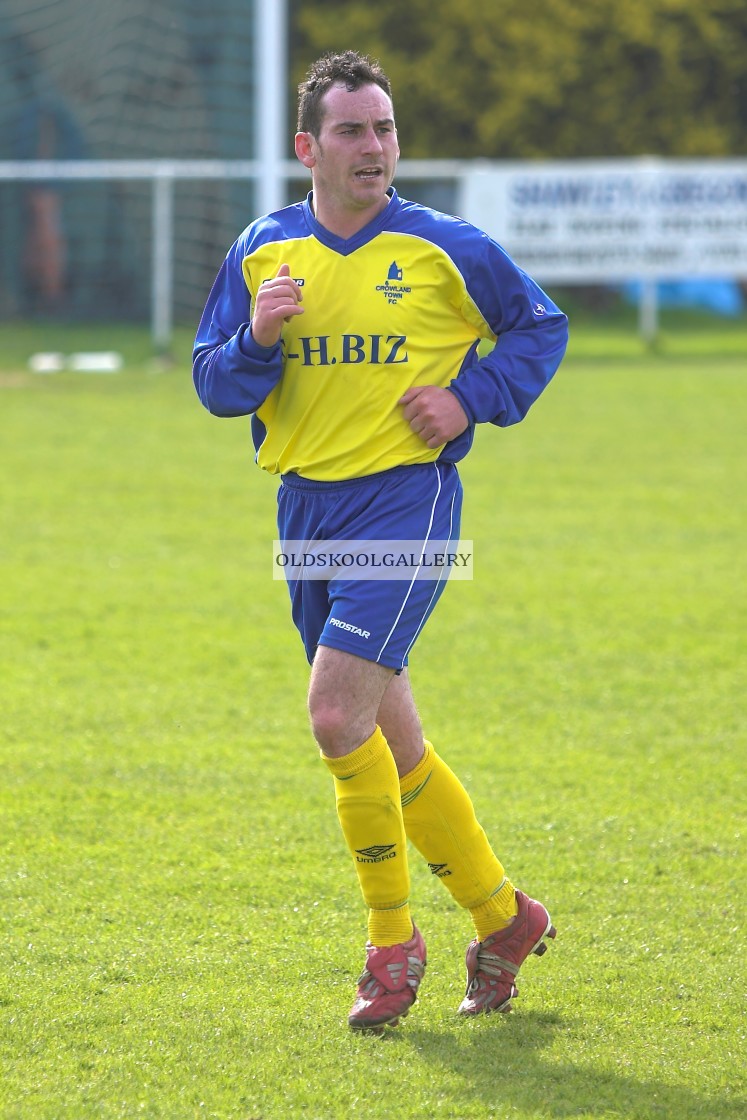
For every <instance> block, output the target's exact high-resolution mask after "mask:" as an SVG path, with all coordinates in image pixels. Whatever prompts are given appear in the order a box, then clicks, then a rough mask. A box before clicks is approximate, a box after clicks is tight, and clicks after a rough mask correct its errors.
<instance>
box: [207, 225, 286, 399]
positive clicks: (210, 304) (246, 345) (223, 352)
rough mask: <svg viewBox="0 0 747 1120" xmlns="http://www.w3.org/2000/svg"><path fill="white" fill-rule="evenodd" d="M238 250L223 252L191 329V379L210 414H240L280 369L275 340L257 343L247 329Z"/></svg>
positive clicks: (270, 384)
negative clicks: (193, 332) (197, 322)
mask: <svg viewBox="0 0 747 1120" xmlns="http://www.w3.org/2000/svg"><path fill="white" fill-rule="evenodd" d="M242 259H243V251H242V249H241V243H240V242H237V243H236V244H235V245H234V246H233V248H232V249H231V250H230V251H229V253H228V255H227V256H226V259H225V261H224V262H223V265H222V267H221V270H220V272H219V273H218V276H217V277H216V280H215V283H214V284H213V288H212V291H211V292H210V296H209V298H208V301H207V304H206V305H205V310H204V311H203V313H202V319H201V320H200V325H199V327H198V329H197V337H196V338H195V345H194V351H193V354H192V377H193V380H194V383H195V388H196V390H197V395H198V396H199V398H200V400H201V401H202V403H203V404H204V406H205V408H206V409H207V410H208V412H212V413H213V414H214V415H215V416H246V415H248V414H249V413H252V412H254V411H255V410H256V409H258V408H259V406H260V405H261V404H262V403H263V402H264V401H265V400H266V398H267V397H268V396H269V394H270V393H271V392H272V390H273V389H274V388H275V386H276V385H277V383H278V381H279V380H280V375H281V373H282V370H283V362H282V351H281V346H280V343H279V342H278V343H277V344H276V345H275V346H270V347H265V346H259V345H258V344H257V343H256V342H255V341H254V339H253V337H252V333H251V330H250V318H251V306H250V305H251V300H250V297H249V291H248V289H247V287H246V284H245V282H244V276H243V273H242V271H241V262H242Z"/></svg>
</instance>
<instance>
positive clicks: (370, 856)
mask: <svg viewBox="0 0 747 1120" xmlns="http://www.w3.org/2000/svg"><path fill="white" fill-rule="evenodd" d="M396 847H397V845H396V844H372V845H371V847H370V848H356V849H355V852H356V855H355V858H356V860H357V861H358V863H381V862H382V861H383V860H385V859H394V857H395V856H396V854H397V853H396V852H395V851H394V849H395V848H396Z"/></svg>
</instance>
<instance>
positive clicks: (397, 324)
mask: <svg viewBox="0 0 747 1120" xmlns="http://www.w3.org/2000/svg"><path fill="white" fill-rule="evenodd" d="M390 195H391V197H390V201H389V204H388V206H387V207H386V208H385V209H384V210H383V211H381V213H380V214H378V215H377V216H376V217H375V218H374V219H373V220H372V221H371V222H370V223H369V224H368V225H367V226H365V227H364V228H363V229H362V230H360V231H359V232H358V233H357V234H356V235H355V236H354V237H352V238H350V239H348V240H344V239H342V238H340V237H337V236H335V235H334V234H332V233H330V232H329V230H327V229H325V228H324V227H323V226H322V225H320V223H319V222H318V221H317V220H316V218H315V217H314V213H313V208H312V205H311V195H309V197H308V198H307V199H306V200H305V201H304V202H301V203H297V204H295V205H292V206H288V207H286V208H284V209H283V210H280V211H278V212H277V213H275V214H271V215H269V216H267V217H264V218H261V219H259V220H258V221H256V222H254V223H252V224H251V225H250V226H249V227H248V228H247V229H246V230H245V231H244V232H243V233H242V235H241V236H240V237H239V238H238V240H237V241H236V242H235V244H234V245H233V246H232V248H231V249H230V250H229V252H228V254H227V256H226V259H225V261H224V263H223V266H222V268H221V270H220V272H219V274H218V277H217V279H216V281H215V284H214V285H213V289H212V292H211V293H210V297H209V299H208V302H207V305H206V307H205V311H204V313H203V316H202V320H201V322H200V326H199V329H198V333H197V338H196V341H195V350H194V365H193V373H194V380H195V386H196V388H197V392H198V394H199V396H200V399H201V401H202V403H203V404H204V405H205V407H206V408H207V409H208V410H209V411H210V412H212V413H214V414H216V415H218V416H240V415H250V414H251V416H252V435H253V439H254V444H255V448H256V457H257V462H258V464H259V466H260V467H262V468H263V469H264V470H266V471H269V472H270V473H272V474H278V473H279V474H289V473H290V474H298V475H301V476H302V477H305V478H310V479H318V480H320V481H333V480H339V479H347V478H359V477H364V476H366V475H371V474H375V473H378V472H380V471H385V470H389V469H391V468H393V467H399V466H405V465H409V464H416V463H428V462H432V461H433V460H436V459H441V460H445V461H449V462H456V461H458V460H459V459H461V458H463V456H464V455H465V454H466V452H467V451H468V450H469V447H470V445H471V441H472V434H473V431H474V425H475V424H476V423H484V422H490V423H494V424H499V425H501V426H505V425H508V424H514V423H516V422H517V421H519V420H521V419H522V418H523V416H524V415H525V414H526V412H527V410H528V409H529V407H530V406H531V405H532V403H533V402H534V401H535V400H536V398H537V397H538V396H539V394H540V393H541V392H542V390H543V389H544V387H545V386H546V385H547V383H548V381H549V380H550V378H551V377H552V376H553V374H554V372H555V370H556V369H557V367H558V365H559V364H560V361H561V359H562V357H563V354H564V352H565V347H566V343H567V320H566V317H565V315H564V314H563V313H562V312H561V311H560V310H559V309H558V308H557V307H556V306H555V304H554V303H553V302H552V301H551V300H550V299H549V297H548V296H547V295H546V294H545V293H544V292H543V291H542V290H541V289H540V288H539V287H538V286H537V285H536V284H535V282H534V281H533V280H532V279H531V278H530V277H529V276H527V275H526V274H525V273H524V272H523V271H522V270H521V269H520V268H518V266H517V265H516V264H515V263H514V262H513V261H512V260H511V258H510V257H509V256H508V255H507V254H506V252H505V251H504V250H503V249H502V248H501V247H500V246H499V245H497V244H496V243H495V242H494V241H492V240H491V239H490V238H489V237H488V236H487V235H486V234H484V233H482V232H481V231H480V230H478V229H476V228H475V227H474V226H472V225H470V224H469V223H467V222H465V221H462V220H461V219H459V218H455V217H451V216H449V215H446V214H442V213H439V212H438V211H435V210H432V209H429V208H428V207H425V206H422V205H420V204H418V203H414V202H409V201H406V200H405V199H402V198H400V197H399V196H398V194H397V192H396V191H395V190H394V189H393V188H392V189H390ZM281 264H288V265H289V266H290V271H291V275H292V276H293V277H294V279H295V280H296V281H297V283H298V284H300V285H301V287H302V291H303V304H302V306H303V308H304V313H303V314H302V315H297V316H293V317H292V318H291V319H290V320H289V322H287V323H285V324H284V326H283V333H282V338H281V340H280V343H278V345H276V346H274V347H269V348H265V347H261V346H258V345H257V343H256V342H255V341H254V339H253V337H252V335H251V330H250V324H251V313H252V304H253V301H254V299H255V297H256V294H257V291H258V290H259V287H260V285H261V284H262V283H263V281H265V280H268V279H270V278H272V277H274V276H276V275H277V272H278V269H279V268H280V265H281ZM482 339H486V340H490V341H492V342H495V343H496V345H495V346H494V348H493V349H492V350H491V351H490V353H489V354H487V355H486V356H485V357H483V358H481V359H480V358H479V356H478V345H479V343H480V340H482ZM423 385H437V386H440V387H442V388H449V389H450V390H451V391H452V392H453V393H454V394H455V395H456V396H457V398H458V399H459V401H460V403H461V404H462V407H463V408H464V410H465V412H466V414H467V417H468V419H469V421H470V426H469V428H468V430H467V431H466V432H464V433H463V434H462V435H461V436H458V437H457V438H456V439H455V440H452V441H451V443H448V444H446V445H445V446H443V447H438V448H435V449H431V448H429V447H428V446H427V445H426V444H425V443H424V442H423V440H421V439H420V437H419V436H417V435H416V434H415V433H414V432H413V431H412V430H411V428H410V426H409V424H408V423H407V421H406V420H405V419H404V417H403V414H402V407H401V406H400V405H399V404H398V401H399V399H400V398H401V397H402V395H403V393H404V392H405V391H406V390H407V389H409V388H411V387H413V386H423Z"/></svg>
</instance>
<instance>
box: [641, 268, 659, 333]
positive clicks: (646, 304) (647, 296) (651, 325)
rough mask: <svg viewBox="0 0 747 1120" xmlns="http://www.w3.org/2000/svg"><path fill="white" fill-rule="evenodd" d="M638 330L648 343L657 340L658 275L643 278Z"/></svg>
mask: <svg viewBox="0 0 747 1120" xmlns="http://www.w3.org/2000/svg"><path fill="white" fill-rule="evenodd" d="M638 330H639V331H640V332H641V335H642V336H643V339H644V341H645V342H647V343H649V344H650V343H652V342H654V341H655V340H656V335H657V332H658V330H659V301H658V292H657V283H656V277H651V276H647V277H645V278H644V279H643V280H641V293H640V296H639V302H638Z"/></svg>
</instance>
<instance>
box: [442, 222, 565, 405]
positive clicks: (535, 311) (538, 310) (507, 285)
mask: <svg viewBox="0 0 747 1120" xmlns="http://www.w3.org/2000/svg"><path fill="white" fill-rule="evenodd" d="M469 241H470V247H469V259H468V260H467V261H466V262H465V263H464V265H463V266H462V274H463V276H464V277H465V281H466V283H467V290H468V292H469V295H470V297H471V299H472V300H473V301H474V303H475V304H476V306H477V307H478V309H479V311H480V313H481V315H482V316H483V318H484V319H485V321H486V322H487V323H488V324H489V326H490V328H491V330H492V331H493V332H494V334H496V335H497V336H498V341H497V343H496V345H495V347H494V349H493V350H492V351H491V352H490V353H489V354H488V355H487V356H486V357H484V358H482V359H480V360H473V361H471V362H470V361H468V362H467V364H466V365H465V367H464V368H462V370H460V372H459V374H458V375H457V376H456V377H455V378H454V380H453V381H452V382H451V384H450V385H449V388H450V389H451V391H452V392H453V393H454V394H455V396H456V397H457V398H458V399H459V402H460V404H461V405H462V407H463V408H464V411H465V412H466V413H467V417H468V419H469V420H470V422H471V423H474V424H479V423H492V424H498V425H500V426H501V427H508V425H509V424H516V423H518V422H519V421H520V420H522V419H523V418H524V417H525V416H526V414H527V412H528V411H529V409H530V407H531V406H532V404H534V402H535V401H536V399H537V398H538V397H539V395H540V393H541V392H542V390H543V389H544V388H545V386H546V385H547V383H548V382H549V381H550V379H551V377H552V376H553V374H554V373H555V371H556V370H557V368H558V366H559V365H560V363H561V361H562V359H563V355H564V354H565V349H566V346H567V344H568V319H567V318H566V316H565V315H564V314H563V312H562V311H561V310H560V309H559V308H558V307H556V305H555V304H554V303H553V301H552V300H551V299H550V298H549V296H547V295H546V294H545V293H544V292H543V291H542V289H541V288H540V287H538V285H537V284H536V283H535V282H534V281H533V280H532V279H531V278H530V277H529V276H527V274H526V273H525V272H523V271H522V270H521V269H520V268H519V267H518V266H517V265H516V264H515V263H514V262H513V261H512V260H511V258H510V257H509V256H508V254H507V253H506V252H505V250H503V249H502V248H501V247H500V246H499V245H497V244H496V242H494V241H492V240H491V239H490V238H489V237H487V235H485V234H481V235H479V239H478V241H477V242H475V240H474V237H473V238H470V239H469Z"/></svg>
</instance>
